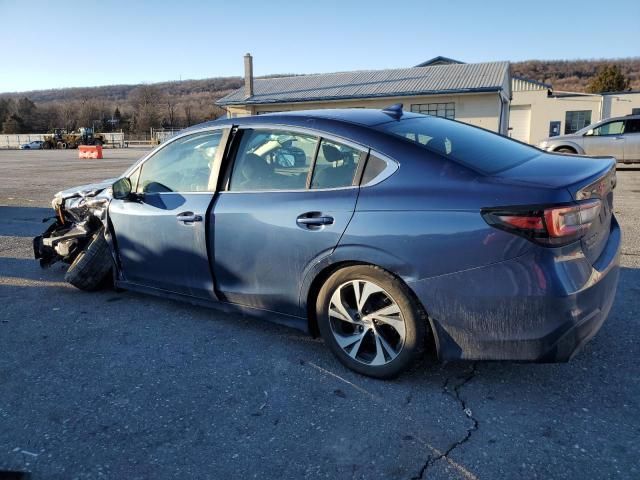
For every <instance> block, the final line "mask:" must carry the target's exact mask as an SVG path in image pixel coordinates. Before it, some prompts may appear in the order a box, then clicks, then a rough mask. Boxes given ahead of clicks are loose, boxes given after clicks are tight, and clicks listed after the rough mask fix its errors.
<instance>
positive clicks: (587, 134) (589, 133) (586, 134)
mask: <svg viewBox="0 0 640 480" xmlns="http://www.w3.org/2000/svg"><path fill="white" fill-rule="evenodd" d="M584 135H585V137H590V136H592V135H593V128H590V129H589V130H587V133H585V134H584Z"/></svg>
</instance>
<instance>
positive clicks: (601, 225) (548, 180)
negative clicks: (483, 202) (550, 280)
mask: <svg viewBox="0 0 640 480" xmlns="http://www.w3.org/2000/svg"><path fill="white" fill-rule="evenodd" d="M499 176H500V177H503V178H505V179H509V180H512V181H515V182H518V183H524V184H528V185H539V186H540V187H542V188H566V189H567V190H568V191H569V193H570V194H571V197H572V198H573V199H574V200H575V201H576V202H578V201H582V200H589V199H599V200H600V201H601V207H600V212H599V214H598V218H596V219H595V220H594V221H593V222H592V223H591V227H590V228H589V230H588V231H587V232H586V233H585V234H584V236H583V237H582V238H581V240H580V241H581V244H582V250H583V251H584V254H585V256H586V257H587V258H588V259H589V261H590V262H591V263H592V264H593V263H595V262H596V260H597V259H598V257H599V256H600V254H601V253H602V251H603V250H604V247H605V245H606V244H607V240H608V239H609V231H610V229H611V218H612V215H613V213H612V212H613V189H614V188H615V186H616V161H615V159H614V158H612V157H581V156H577V155H558V154H542V155H539V156H537V157H535V158H533V159H531V160H529V161H527V162H524V163H522V164H520V165H517V166H515V167H514V168H511V169H509V170H506V171H503V172H501V173H500V174H499Z"/></svg>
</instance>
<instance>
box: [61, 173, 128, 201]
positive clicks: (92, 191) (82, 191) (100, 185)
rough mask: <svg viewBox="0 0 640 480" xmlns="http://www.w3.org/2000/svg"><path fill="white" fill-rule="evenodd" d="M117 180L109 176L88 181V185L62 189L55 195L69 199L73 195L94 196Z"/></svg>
mask: <svg viewBox="0 0 640 480" xmlns="http://www.w3.org/2000/svg"><path fill="white" fill-rule="evenodd" d="M116 180H117V178H108V179H107V180H103V181H101V182H96V183H88V184H86V185H80V186H78V187H72V188H68V189H67V190H62V191H60V192H58V193H56V194H55V196H56V197H59V198H60V199H67V198H72V197H93V196H95V195H97V194H98V193H100V192H101V191H102V190H104V189H105V188H107V187H110V186H111V185H113V182H115V181H116Z"/></svg>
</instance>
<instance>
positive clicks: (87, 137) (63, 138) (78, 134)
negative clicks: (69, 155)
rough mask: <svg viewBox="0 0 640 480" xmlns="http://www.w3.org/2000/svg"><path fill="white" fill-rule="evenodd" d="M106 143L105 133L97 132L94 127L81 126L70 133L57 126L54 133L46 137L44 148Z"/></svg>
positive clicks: (64, 147) (76, 146)
mask: <svg viewBox="0 0 640 480" xmlns="http://www.w3.org/2000/svg"><path fill="white" fill-rule="evenodd" d="M104 143H105V138H104V135H102V134H100V133H95V132H94V131H93V128H89V127H87V128H84V127H83V128H79V129H78V130H77V131H74V132H71V133H68V132H67V131H66V130H64V129H62V128H56V129H54V130H53V133H52V134H50V135H46V136H45V137H44V143H43V146H42V148H45V149H51V148H62V149H66V148H78V147H79V146H80V145H99V146H102V145H103V144H104Z"/></svg>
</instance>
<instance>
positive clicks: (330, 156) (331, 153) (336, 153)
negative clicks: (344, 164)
mask: <svg viewBox="0 0 640 480" xmlns="http://www.w3.org/2000/svg"><path fill="white" fill-rule="evenodd" d="M322 153H323V154H324V158H325V159H326V160H327V162H337V161H338V160H342V152H341V151H340V150H338V149H337V148H336V147H334V146H333V145H328V144H326V143H323V144H322Z"/></svg>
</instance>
